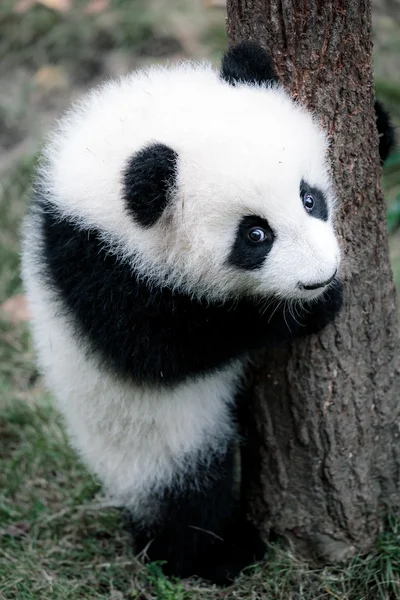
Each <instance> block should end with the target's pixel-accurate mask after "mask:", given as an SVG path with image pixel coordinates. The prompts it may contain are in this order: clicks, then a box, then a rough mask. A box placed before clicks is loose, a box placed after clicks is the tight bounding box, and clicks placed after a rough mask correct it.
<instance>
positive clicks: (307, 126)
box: [23, 43, 342, 583]
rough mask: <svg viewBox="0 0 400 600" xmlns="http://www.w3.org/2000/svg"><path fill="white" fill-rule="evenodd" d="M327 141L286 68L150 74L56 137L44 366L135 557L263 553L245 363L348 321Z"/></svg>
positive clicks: (44, 169) (29, 247)
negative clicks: (287, 85)
mask: <svg viewBox="0 0 400 600" xmlns="http://www.w3.org/2000/svg"><path fill="white" fill-rule="evenodd" d="M327 147H328V143H327V139H326V137H325V134H324V132H323V130H322V129H321V127H320V126H319V125H318V123H317V122H316V121H315V119H314V118H313V117H312V116H311V115H310V114H309V113H308V112H307V111H306V110H305V109H304V108H302V107H301V106H300V105H298V104H295V103H294V102H292V101H291V99H290V98H289V97H288V95H287V94H286V93H285V92H284V90H283V88H282V87H280V86H279V84H278V83H277V82H276V77H275V74H274V70H273V67H272V64H271V61H270V59H269V57H268V56H267V55H266V54H265V52H264V50H262V49H261V48H260V47H258V46H256V45H255V44H251V43H242V44H240V45H238V46H236V47H234V48H232V49H231V50H229V51H228V53H227V54H226V55H225V57H224V59H223V63H222V69H221V72H220V73H218V72H216V71H215V70H214V69H213V68H212V67H211V66H210V65H208V64H192V63H184V64H181V65H179V66H176V67H172V68H170V69H164V68H150V69H148V70H146V71H142V72H139V73H134V74H132V75H130V76H127V77H123V78H122V79H120V80H118V81H113V82H111V83H108V84H106V85H104V86H103V87H102V88H100V89H97V90H95V91H93V92H92V93H91V94H89V95H88V96H87V97H86V98H85V99H84V100H83V101H82V102H81V103H80V104H78V105H76V106H75V107H74V108H73V109H72V110H71V112H70V113H69V114H67V115H66V116H65V117H64V118H63V119H62V120H61V122H60V124H59V126H58V129H57V130H56V131H55V133H53V135H52V137H51V138H50V141H49V143H48V145H47V148H46V149H45V152H44V157H43V160H42V162H41V166H40V168H39V174H38V181H37V184H36V189H35V198H34V201H33V204H32V208H31V211H30V214H29V216H28V217H27V220H26V225H25V230H24V248H23V277H24V282H25V287H26V292H27V295H28V298H29V302H30V307H31V310H32V314H33V324H32V327H33V336H34V341H35V344H36V347H37V351H38V357H39V363H40V366H41V368H42V370H43V373H44V375H45V377H46V380H47V384H48V386H49V388H50V390H51V391H52V392H53V393H54V395H55V396H56V398H57V400H58V403H59V406H60V408H61V410H62V412H63V414H64V415H65V418H66V423H67V426H68V429H69V432H70V435H71V438H72V440H73V443H74V445H75V446H76V448H77V449H78V450H79V452H80V453H81V456H82V458H83V459H84V461H85V462H86V464H87V465H88V467H89V468H90V469H91V470H92V472H94V473H95V474H96V475H97V476H98V477H99V479H100V480H101V481H102V483H103V484H104V487H105V488H106V490H108V492H109V494H110V495H111V496H112V497H113V501H114V502H115V504H116V505H118V506H121V507H124V508H125V509H127V510H128V511H129V514H130V515H131V521H132V529H133V534H134V541H135V548H136V550H137V551H138V552H139V551H142V550H143V549H146V553H147V556H148V558H149V559H150V560H161V561H165V565H164V570H165V572H166V573H167V574H173V575H176V576H181V577H186V576H190V575H198V576H202V577H204V578H207V579H210V580H212V581H215V582H218V583H224V582H227V581H229V580H230V579H232V578H233V577H234V576H235V575H236V574H237V573H238V572H239V571H240V570H241V569H242V568H243V567H245V566H246V565H248V564H249V563H251V562H253V561H254V560H256V559H259V558H261V557H262V556H263V553H264V545H263V544H262V542H261V540H260V539H259V537H258V534H257V532H256V531H255V530H254V529H253V527H252V525H251V524H250V523H249V522H247V521H246V517H245V514H244V510H243V507H242V504H241V502H240V498H237V495H235V492H234V488H235V482H234V473H235V449H236V448H237V445H238V443H239V442H240V423H239V422H238V420H237V417H236V414H237V413H236V408H237V396H238V393H239V390H240V386H241V382H242V378H243V370H244V365H245V362H246V357H247V355H248V353H249V352H250V351H251V350H254V349H257V348H262V347H263V346H266V345H267V344H268V345H269V344H277V343H279V342H281V341H282V340H285V339H289V338H293V337H295V336H303V335H307V334H310V333H313V332H317V331H319V330H320V329H321V328H322V327H324V326H325V325H326V324H327V323H329V322H330V321H331V320H332V319H333V318H334V317H335V315H336V313H337V312H338V311H339V309H340V307H341V303H342V299H341V296H342V288H341V284H340V282H339V280H338V269H339V264H340V250H339V246H338V242H337V239H336V236H335V231H334V226H333V223H334V206H335V200H334V193H333V189H332V183H331V180H330V176H329V172H328V165H327V156H326V153H327Z"/></svg>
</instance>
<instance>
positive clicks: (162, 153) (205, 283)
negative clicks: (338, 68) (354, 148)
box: [42, 43, 340, 300]
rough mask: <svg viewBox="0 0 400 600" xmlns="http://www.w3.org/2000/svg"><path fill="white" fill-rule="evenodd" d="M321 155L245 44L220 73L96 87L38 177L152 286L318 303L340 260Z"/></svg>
mask: <svg viewBox="0 0 400 600" xmlns="http://www.w3.org/2000/svg"><path fill="white" fill-rule="evenodd" d="M326 155H327V140H326V136H325V134H324V132H323V130H322V129H321V127H320V126H319V125H318V123H317V122H316V121H315V119H314V118H313V116H311V115H310V114H309V113H308V112H307V111H306V110H305V109H304V108H303V107H301V106H300V105H298V104H296V103H294V102H293V101H292V100H291V99H290V98H289V97H288V96H287V94H286V93H285V92H284V90H283V89H282V87H280V86H279V84H277V82H276V77H275V74H274V71H273V67H272V65H271V62H270V60H269V58H268V56H267V55H266V54H265V52H264V51H263V50H262V49H261V48H260V47H258V46H256V45H254V44H250V43H244V44H240V45H239V46H236V47H235V48H233V49H231V50H230V51H229V52H228V53H227V54H226V55H225V57H224V60H223V64H222V69H221V72H220V73H217V72H216V71H215V70H214V69H212V67H210V66H209V65H204V64H202V65H197V64H191V63H185V64H183V65H181V66H178V67H174V68H172V69H159V68H158V69H157V68H156V69H150V70H148V71H145V72H142V73H139V74H134V75H132V76H130V77H128V78H124V79H122V80H121V81H119V82H113V83H111V84H108V85H107V86H105V87H104V88H102V89H100V90H97V91H95V92H94V93H92V94H91V96H90V97H89V98H88V99H87V100H86V101H85V102H83V103H82V104H81V105H80V106H79V107H78V108H77V109H75V110H74V111H73V112H72V113H71V114H70V116H69V117H68V118H67V119H65V120H64V121H62V122H61V127H60V129H59V132H58V134H57V136H56V137H55V138H54V140H53V143H52V144H50V146H49V150H48V152H47V159H48V160H47V162H46V163H45V164H44V168H43V169H42V172H43V177H44V178H45V179H46V182H47V187H48V189H49V191H50V193H51V195H52V197H53V198H54V199H55V200H54V201H55V202H56V203H57V204H58V206H59V208H60V209H61V211H62V212H66V213H69V214H70V215H72V216H74V217H76V219H77V220H78V221H79V222H83V223H84V224H85V226H90V227H96V228H97V229H98V230H99V231H100V232H101V233H102V235H103V238H104V241H105V243H108V244H109V245H110V247H111V248H112V249H113V251H116V252H118V253H120V254H121V255H122V256H123V257H124V258H125V259H126V260H127V261H131V263H132V264H133V266H134V267H135V268H136V269H137V270H139V271H140V273H141V274H143V276H144V277H147V278H149V279H150V281H152V282H154V283H156V284H157V283H163V284H166V285H169V286H171V287H174V288H179V289H180V290H184V291H185V292H187V293H189V294H193V295H194V296H202V297H206V298H210V299H211V298H212V299H221V300H223V299H225V298H227V297H240V296H243V295H250V296H257V297H270V296H273V297H279V298H284V299H299V300H302V299H303V300H311V299H313V298H316V297H317V296H319V295H320V294H321V293H323V292H324V290H326V289H327V286H329V285H330V284H331V282H332V281H334V279H335V276H336V273H337V271H338V268H339V262H340V251H339V246H338V243H337V239H336V236H335V232H334V226H333V222H334V194H333V190H332V184H331V180H330V176H329V172H328V166H327V156H326Z"/></svg>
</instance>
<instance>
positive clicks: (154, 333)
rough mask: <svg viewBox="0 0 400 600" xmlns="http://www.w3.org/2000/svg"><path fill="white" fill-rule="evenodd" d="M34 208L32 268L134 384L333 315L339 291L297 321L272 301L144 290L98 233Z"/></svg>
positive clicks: (175, 378) (237, 353) (86, 339)
mask: <svg viewBox="0 0 400 600" xmlns="http://www.w3.org/2000/svg"><path fill="white" fill-rule="evenodd" d="M36 207H37V209H39V210H40V208H41V211H40V212H41V216H40V218H41V219H42V232H43V250H42V256H41V257H40V268H41V269H42V272H43V274H44V278H45V282H46V281H47V285H50V286H51V287H52V288H53V289H55V291H56V292H57V293H58V296H59V297H60V299H61V301H62V302H61V304H60V310H62V309H63V310H64V312H65V313H66V314H67V317H68V319H69V321H70V322H71V323H73V324H75V326H76V329H77V335H79V336H80V338H81V340H82V344H83V345H84V347H87V349H88V351H92V352H93V351H94V352H95V353H96V354H97V356H98V357H99V358H100V360H101V362H102V364H103V365H104V367H108V368H111V369H112V370H113V371H114V372H116V373H119V374H120V375H122V376H124V377H129V378H133V379H134V380H135V381H137V382H143V383H147V384H149V385H151V384H153V385H164V386H165V385H167V384H173V383H176V382H179V381H183V380H185V379H187V378H188V377H191V376H196V375H198V374H202V373H205V372H210V371H212V370H215V369H218V368H219V367H222V366H224V365H225V364H227V363H229V362H230V361H231V360H232V359H235V358H239V357H242V356H243V355H245V354H246V353H247V352H248V351H249V350H251V349H256V348H261V347H263V346H266V345H268V344H271V343H277V342H280V341H282V340H285V339H288V338H290V337H294V336H302V335H307V334H308V333H311V332H314V331H316V330H318V329H320V328H322V327H323V326H324V325H325V324H326V323H327V322H329V321H330V320H332V319H333V317H334V316H335V314H336V312H338V310H340V306H341V288H340V287H333V288H331V289H330V290H328V291H327V292H326V293H325V294H324V296H323V297H322V298H320V299H319V300H318V301H314V302H313V303H310V304H308V303H304V308H305V310H304V311H303V317H302V318H301V317H299V316H298V315H297V316H296V318H294V317H292V316H291V314H290V313H289V311H285V312H284V307H282V306H279V307H278V308H277V307H276V303H274V302H269V305H268V308H267V309H265V306H264V305H265V303H260V304H255V303H254V302H253V301H252V300H250V299H248V300H243V301H241V302H237V301H231V302H226V303H225V304H222V303H217V302H214V303H213V302H207V301H199V300H194V299H192V298H191V297H189V296H188V295H185V294H179V293H174V292H172V291H171V290H170V289H169V288H167V287H158V288H157V286H153V287H152V288H151V289H150V287H149V286H148V285H147V284H146V282H145V281H143V280H142V279H139V277H138V276H137V275H136V274H135V272H134V271H133V270H132V268H131V267H130V266H129V265H128V264H126V263H124V262H122V261H121V260H120V259H119V258H118V256H116V254H114V253H112V252H111V251H109V250H108V249H107V248H106V247H105V244H104V241H103V240H102V238H101V235H100V232H98V231H96V230H94V229H91V230H89V229H85V228H81V227H78V226H77V225H76V223H74V221H73V220H72V219H71V220H70V219H68V218H66V217H64V216H61V215H60V214H59V213H58V212H57V210H56V209H55V208H54V207H52V206H51V205H50V204H48V203H47V202H46V201H45V200H42V201H40V200H39V201H37V205H36ZM338 286H339V284H338ZM332 299H333V304H332V306H329V304H328V303H327V302H326V300H329V301H331V300H332ZM291 312H294V311H291Z"/></svg>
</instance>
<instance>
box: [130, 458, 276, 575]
mask: <svg viewBox="0 0 400 600" xmlns="http://www.w3.org/2000/svg"><path fill="white" fill-rule="evenodd" d="M233 489H234V457H233V451H232V450H229V451H228V452H227V453H226V454H225V455H221V454H219V455H214V456H210V459H209V462H208V464H207V465H200V464H199V467H198V469H197V471H196V472H195V473H193V474H192V476H191V480H190V481H188V482H187V487H186V489H177V488H173V489H169V490H166V491H165V494H164V497H163V500H162V507H161V512H160V515H159V519H158V521H157V522H156V523H154V525H153V526H152V527H150V528H145V527H143V523H137V524H135V523H134V524H133V525H132V529H133V536H134V542H135V548H136V551H137V552H140V551H142V550H143V549H144V548H145V547H146V546H147V544H149V542H151V543H150V546H149V548H148V550H147V556H148V558H149V559H150V560H151V561H158V560H165V561H167V564H166V565H165V566H163V570H164V572H165V574H166V575H174V576H175V577H189V576H191V575H197V576H199V577H203V578H204V579H209V580H211V581H213V582H215V583H217V584H227V583H229V582H231V581H232V580H233V579H234V578H235V576H236V575H238V574H239V572H240V571H241V570H242V569H243V568H244V567H246V566H248V565H250V564H252V563H254V562H256V561H257V560H261V559H262V558H263V556H264V554H265V550H266V548H265V545H264V544H263V543H262V541H261V539H260V537H259V534H258V533H257V531H256V530H255V528H254V527H253V526H252V525H251V524H250V523H248V522H247V521H246V520H245V516H244V514H243V513H242V510H241V507H240V505H239V502H236V501H235V500H234V498H233V495H232V490H233ZM149 502H151V499H150V500H149ZM157 503H158V498H157Z"/></svg>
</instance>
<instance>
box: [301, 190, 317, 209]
mask: <svg viewBox="0 0 400 600" xmlns="http://www.w3.org/2000/svg"><path fill="white" fill-rule="evenodd" d="M303 205H304V208H305V209H306V211H307V212H311V211H312V209H313V208H314V206H315V200H314V197H313V196H311V194H305V196H304V197H303Z"/></svg>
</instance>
